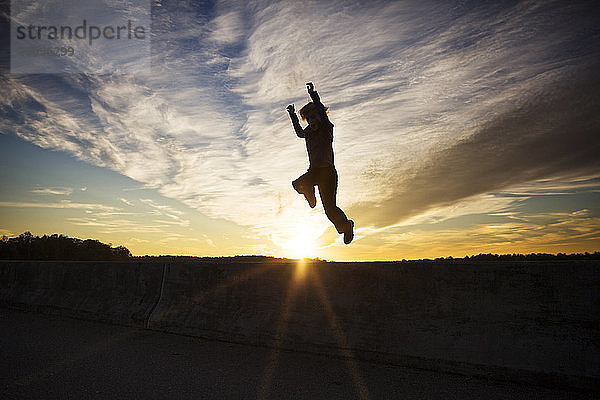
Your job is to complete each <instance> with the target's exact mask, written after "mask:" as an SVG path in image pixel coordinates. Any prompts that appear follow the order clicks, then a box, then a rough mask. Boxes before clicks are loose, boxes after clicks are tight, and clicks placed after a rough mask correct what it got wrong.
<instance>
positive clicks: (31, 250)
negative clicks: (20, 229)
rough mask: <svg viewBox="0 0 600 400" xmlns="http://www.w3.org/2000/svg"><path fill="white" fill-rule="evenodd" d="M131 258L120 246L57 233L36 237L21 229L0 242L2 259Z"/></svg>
mask: <svg viewBox="0 0 600 400" xmlns="http://www.w3.org/2000/svg"><path fill="white" fill-rule="evenodd" d="M131 258H132V255H131V252H130V251H129V249H127V248H126V247H123V246H119V247H115V248H113V247H111V246H110V245H107V244H104V243H101V242H99V241H98V240H92V239H87V240H81V239H77V238H70V237H68V236H65V235H58V234H53V235H50V236H49V235H44V236H42V237H39V236H33V235H32V234H31V232H24V233H22V234H21V235H19V236H17V237H14V238H7V239H4V238H3V239H2V240H1V241H0V259H2V260H64V261H126V260H129V259H131Z"/></svg>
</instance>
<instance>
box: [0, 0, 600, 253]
mask: <svg viewBox="0 0 600 400" xmlns="http://www.w3.org/2000/svg"><path fill="white" fill-rule="evenodd" d="M81 4H82V6H84V5H85V2H81ZM127 12H130V13H132V18H133V17H135V15H134V14H135V12H136V10H135V9H132V10H128V11H127ZM13 17H14V16H13ZM6 18H7V16H6V15H4V16H3V21H4V24H3V33H2V39H1V40H2V64H3V67H2V71H1V73H0V80H1V83H0V116H1V120H0V132H1V133H2V134H1V135H0V166H1V168H0V185H1V187H2V190H1V192H0V234H3V235H8V236H14V235H18V234H20V233H22V232H24V231H31V232H32V233H33V234H35V235H43V234H52V233H62V234H67V235H69V236H74V237H79V238H94V239H98V240H101V241H103V242H107V243H108V242H110V243H112V244H113V245H124V246H126V247H128V248H129V249H130V250H131V251H132V253H133V254H134V255H144V254H152V255H159V254H181V255H197V256H221V255H236V254H265V255H274V256H284V257H301V256H310V257H320V258H325V259H329V260H396V259H403V258H405V259H414V258H433V257H440V256H454V257H463V256H465V255H471V254H478V253H489V252H492V253H513V252H516V253H530V252H550V253H556V252H567V253H570V252H584V251H590V252H591V251H595V250H600V73H599V71H600V62H599V60H600V6H599V5H598V4H595V2H565V1H562V2H561V1H537V2H536V1H531V2H518V1H505V2H501V1H490V2H485V1H437V2H434V1H397V2H390V1H379V2H378V1H353V2H349V1H305V2H302V1H274V2H262V1H256V2H245V1H224V2H219V1H217V2H214V3H211V4H210V5H206V4H205V2H195V1H185V0H183V1H182V0H179V1H160V0H154V1H153V2H152V29H151V62H150V63H148V60H144V59H143V58H134V57H130V60H129V61H128V62H129V63H131V65H128V67H130V70H134V71H135V72H128V73H113V72H108V73H107V72H106V71H102V70H98V71H96V73H88V74H16V73H11V72H10V61H7V60H9V49H10V38H9V36H10V34H9V33H8V32H9V28H8V27H7V19H6ZM123 51H126V49H124V50H123ZM136 63H139V64H136ZM148 65H149V66H148ZM136 67H139V68H136ZM309 81H312V82H314V84H315V87H316V89H317V90H318V92H319V94H320V95H321V99H322V101H323V103H324V104H325V105H327V106H329V117H330V119H331V121H332V122H333V124H334V125H335V128H334V150H335V162H336V167H337V170H338V173H339V176H340V182H339V189H338V202H339V204H340V206H341V207H342V208H343V209H344V210H345V211H346V213H347V214H348V216H349V217H350V218H352V219H353V220H354V221H355V222H356V237H355V239H354V242H352V244H351V245H349V246H346V245H344V244H343V243H342V241H341V237H340V236H339V235H337V233H336V232H335V229H334V228H333V226H332V225H331V223H330V222H329V221H328V220H327V218H326V217H325V215H324V213H323V209H322V206H321V204H320V201H319V202H318V204H317V207H316V208H315V209H310V208H309V207H308V206H307V204H306V202H305V200H304V199H303V198H302V197H301V196H299V195H298V194H296V192H295V191H294V190H293V189H292V186H291V181H292V180H293V179H295V178H297V177H298V176H299V175H301V174H302V173H304V172H305V170H306V168H307V167H308V159H307V155H306V149H305V145H304V142H303V140H302V139H299V138H297V137H296V136H295V134H294V131H293V128H292V126H291V123H290V121H289V118H288V116H287V113H286V111H285V107H286V106H287V105H288V104H290V103H293V104H295V105H296V108H299V107H301V106H302V105H304V104H305V103H306V102H307V101H308V100H309V97H308V95H307V94H306V89H305V83H306V82H309Z"/></svg>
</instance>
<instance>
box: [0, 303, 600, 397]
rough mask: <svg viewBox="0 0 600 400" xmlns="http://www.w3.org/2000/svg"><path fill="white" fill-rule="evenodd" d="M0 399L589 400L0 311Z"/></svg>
mask: <svg viewBox="0 0 600 400" xmlns="http://www.w3.org/2000/svg"><path fill="white" fill-rule="evenodd" d="M0 329H1V332H2V334H1V337H0V360H2V362H1V363H0V390H1V391H2V392H3V394H2V395H1V396H0V397H2V398H4V399H71V398H73V399H81V398H92V399H116V398H118V399H170V398H172V399H360V398H369V399H481V398H485V399H508V398H510V399H585V398H593V397H592V396H591V394H589V395H585V394H582V393H577V392H569V391H561V390H553V389H547V388H541V387H535V386H527V385H522V384H511V383H503V382H496V381H488V380H485V379H481V378H474V377H466V376H460V375H454V374H447V373H439V372H432V371H423V370H415V369H409V368H404V367H398V366H391V365H382V364H376V363H372V362H360V361H356V360H350V361H348V360H347V359H344V358H343V357H340V358H336V357H331V356H324V355H318V354H307V353H299V352H292V351H277V350H275V349H272V348H267V347H258V346H249V345H241V344H235V343H225V342H220V341H214V340H206V339H201V338H195V337H188V336H181V335H174V334H168V333H162V332H156V331H150V330H142V329H135V328H128V327H122V326H112V325H107V324H102V323H98V322H92V321H82V320H75V319H70V318H66V317H59V316H49V315H41V314H37V313H30V312H22V311H15V310H9V309H4V308H0Z"/></svg>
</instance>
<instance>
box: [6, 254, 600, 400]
mask: <svg viewBox="0 0 600 400" xmlns="http://www.w3.org/2000/svg"><path fill="white" fill-rule="evenodd" d="M0 273H1V278H2V281H3V283H2V285H1V287H0V290H2V299H3V300H2V301H3V302H4V303H6V304H28V305H34V306H36V307H38V308H39V307H40V306H42V307H54V308H55V309H63V310H71V311H72V310H75V311H76V313H80V314H82V315H86V316H90V317H92V318H94V317H95V316H96V315H100V316H101V318H100V319H103V320H109V321H113V322H118V323H124V324H128V325H135V324H137V325H144V320H145V321H146V324H147V326H149V327H150V328H152V329H158V330H164V331H171V332H177V333H185V334H191V335H197V336H202V337H211V338H217V339H221V340H232V341H237V342H244V343H254V344H260V345H266V346H272V347H277V348H284V349H285V348H289V349H294V350H306V351H316V352H324V353H328V354H336V355H341V356H348V355H350V354H352V355H354V356H357V357H360V358H368V359H377V360H382V361H385V362H391V363H398V364H403V365H412V366H415V367H420V368H429V369H438V370H448V371H453V372H458V373H466V374H479V375H487V376H491V377H496V378H499V379H511V380H515V379H516V380H525V381H528V382H532V383H539V384H545V385H555V386H574V387H581V388H587V389H590V388H596V389H597V388H599V382H600V341H599V338H600V335H599V333H600V294H599V292H598V288H599V287H600V262H597V261H569V262H521V263H515V262H490V263H477V264H474V263H459V262H457V263H417V262H414V263H413V262H408V263H314V264H307V265H304V266H302V265H296V264H293V263H282V264H260V263H243V262H238V263H230V264H222V263H170V264H164V265H163V264H133V263H132V264H128V263H121V264H101V263H91V264H90V263H15V262H12V263H7V262H5V263H3V264H2V265H1V269H0ZM11 274H12V275H11ZM4 281H8V282H10V284H9V285H8V286H7V285H5V283H4ZM71 311H69V312H71Z"/></svg>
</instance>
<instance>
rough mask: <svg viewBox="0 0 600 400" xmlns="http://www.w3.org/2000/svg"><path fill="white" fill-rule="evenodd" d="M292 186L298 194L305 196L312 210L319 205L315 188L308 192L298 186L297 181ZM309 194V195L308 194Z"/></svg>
mask: <svg viewBox="0 0 600 400" xmlns="http://www.w3.org/2000/svg"><path fill="white" fill-rule="evenodd" d="M292 186H293V187H294V190H296V192H298V193H300V194H303V195H304V198H305V199H306V201H307V202H308V205H309V206H310V208H315V206H316V205H317V197H316V196H315V187H314V186H312V187H311V188H309V189H308V190H307V189H306V188H305V187H302V186H300V185H299V184H298V182H297V181H294V182H292ZM307 192H308V193H307Z"/></svg>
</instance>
